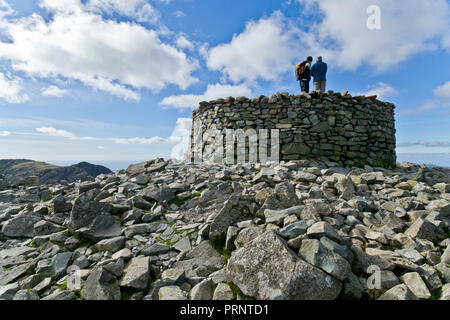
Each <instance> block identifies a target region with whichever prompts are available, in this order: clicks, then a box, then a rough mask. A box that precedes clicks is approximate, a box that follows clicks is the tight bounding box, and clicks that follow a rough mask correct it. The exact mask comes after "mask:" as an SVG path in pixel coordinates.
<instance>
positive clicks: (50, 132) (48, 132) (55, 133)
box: [36, 127, 75, 138]
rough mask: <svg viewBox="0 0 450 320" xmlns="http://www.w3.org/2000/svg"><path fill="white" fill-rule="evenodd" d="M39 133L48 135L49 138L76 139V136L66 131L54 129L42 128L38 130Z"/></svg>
mask: <svg viewBox="0 0 450 320" xmlns="http://www.w3.org/2000/svg"><path fill="white" fill-rule="evenodd" d="M36 131H37V132H40V133H43V134H46V135H48V136H51V137H64V138H73V137H75V135H74V134H72V133H70V132H69V131H66V130H58V129H55V128H52V127H41V128H36Z"/></svg>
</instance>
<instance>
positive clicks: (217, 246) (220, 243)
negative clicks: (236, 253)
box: [209, 235, 231, 261]
mask: <svg viewBox="0 0 450 320" xmlns="http://www.w3.org/2000/svg"><path fill="white" fill-rule="evenodd" d="M209 242H210V244H211V247H212V248H213V249H214V250H216V251H217V252H218V253H219V254H221V255H222V256H224V257H225V259H226V261H228V259H230V258H231V252H230V251H228V250H226V249H225V242H226V236H225V235H222V236H220V237H218V238H216V239H214V240H210V241H209Z"/></svg>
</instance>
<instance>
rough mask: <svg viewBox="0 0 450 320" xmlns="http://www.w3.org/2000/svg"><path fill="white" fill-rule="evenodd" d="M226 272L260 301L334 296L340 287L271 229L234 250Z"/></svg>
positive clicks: (247, 292)
mask: <svg viewBox="0 0 450 320" xmlns="http://www.w3.org/2000/svg"><path fill="white" fill-rule="evenodd" d="M255 270H258V272H255ZM227 274H228V276H229V278H230V279H231V280H232V281H233V282H234V283H235V284H236V285H237V286H238V287H239V288H240V289H241V291H242V292H243V293H244V294H245V295H247V296H250V297H255V298H257V299H261V300H265V299H269V300H275V299H277V300H285V299H287V300H289V299H290V300H297V299H298V300H308V299H312V300H327V299H335V298H336V297H337V296H338V295H339V293H340V292H341V289H342V284H341V283H340V282H339V281H338V280H336V279H334V278H333V277H331V276H329V275H327V274H326V273H325V272H323V271H321V270H320V269H318V268H316V267H313V266H312V265H310V264H308V263H306V262H304V261H303V260H301V259H300V258H299V257H298V256H297V255H296V254H295V253H294V252H292V251H291V250H290V249H289V248H288V247H287V244H286V243H285V242H284V240H283V239H282V238H280V237H279V236H278V235H276V234H275V233H274V232H273V231H267V232H265V233H264V234H262V235H261V236H259V237H258V238H256V239H254V240H253V241H251V242H250V243H247V244H246V245H245V246H244V247H242V248H240V249H239V250H237V251H235V252H233V254H232V256H231V258H230V260H229V261H228V265H227Z"/></svg>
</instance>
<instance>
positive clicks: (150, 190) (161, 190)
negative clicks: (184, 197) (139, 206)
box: [138, 184, 175, 202]
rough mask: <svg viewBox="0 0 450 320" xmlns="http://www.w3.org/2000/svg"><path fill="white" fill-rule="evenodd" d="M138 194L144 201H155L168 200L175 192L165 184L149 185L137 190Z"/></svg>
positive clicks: (173, 197)
mask: <svg viewBox="0 0 450 320" xmlns="http://www.w3.org/2000/svg"><path fill="white" fill-rule="evenodd" d="M138 196H140V197H142V198H143V199H144V200H146V201H156V202H164V201H165V202H169V201H171V200H173V199H175V193H174V192H173V191H172V189H170V188H169V187H168V186H167V185H165V184H163V185H152V186H149V187H147V188H145V189H143V190H142V191H141V192H139V194H138Z"/></svg>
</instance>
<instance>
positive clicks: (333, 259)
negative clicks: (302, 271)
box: [299, 239, 351, 281]
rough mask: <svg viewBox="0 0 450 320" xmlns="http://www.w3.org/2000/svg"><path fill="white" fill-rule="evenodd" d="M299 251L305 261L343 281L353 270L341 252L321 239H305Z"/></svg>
mask: <svg viewBox="0 0 450 320" xmlns="http://www.w3.org/2000/svg"><path fill="white" fill-rule="evenodd" d="M299 253H300V255H301V256H302V258H303V259H305V261H307V262H309V263H311V264H312V265H313V266H316V267H318V268H320V269H322V270H323V271H325V272H327V273H328V274H330V275H332V276H333V277H335V278H336V279H339V280H341V281H343V280H345V279H346V278H347V276H348V274H349V273H350V272H351V266H350V263H349V262H348V261H347V260H345V259H344V258H343V257H341V256H340V255H339V254H337V253H335V252H333V251H330V250H328V249H327V248H326V247H325V246H324V245H322V244H321V242H320V241H319V240H316V239H309V240H303V241H302V245H301V247H300V252H299Z"/></svg>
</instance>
